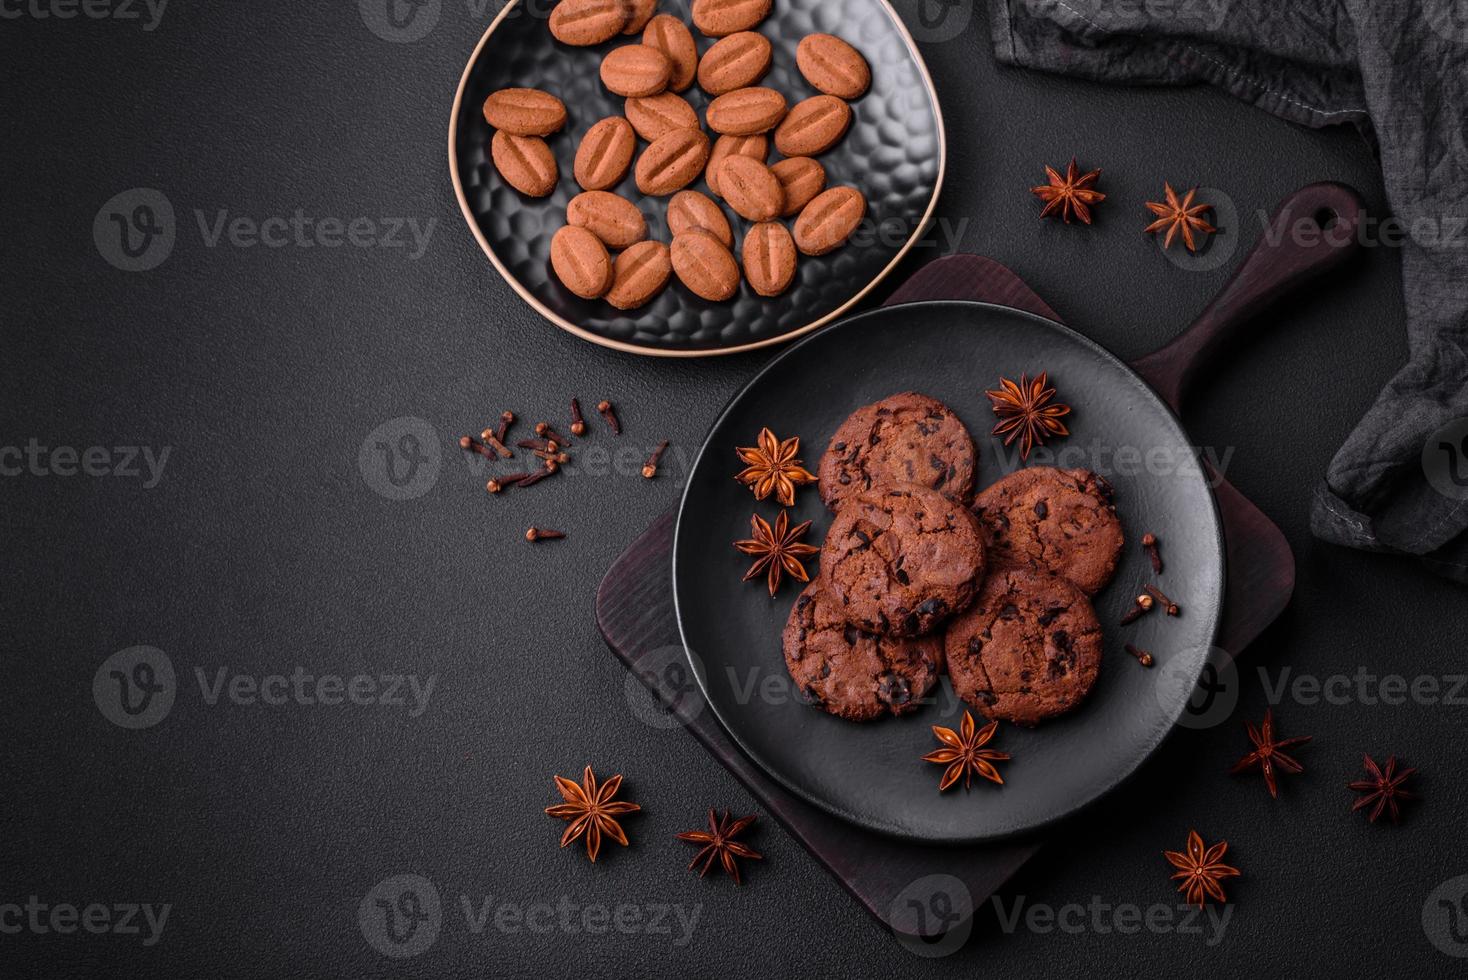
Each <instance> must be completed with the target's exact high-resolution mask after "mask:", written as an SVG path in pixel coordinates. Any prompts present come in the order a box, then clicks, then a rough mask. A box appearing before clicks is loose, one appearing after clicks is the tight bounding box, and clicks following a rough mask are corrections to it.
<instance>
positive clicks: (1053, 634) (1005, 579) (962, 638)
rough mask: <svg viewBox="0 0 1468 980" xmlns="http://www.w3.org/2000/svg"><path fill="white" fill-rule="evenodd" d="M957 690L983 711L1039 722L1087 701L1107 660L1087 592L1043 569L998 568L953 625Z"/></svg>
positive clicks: (948, 637) (951, 652)
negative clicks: (1102, 664) (1102, 652)
mask: <svg viewBox="0 0 1468 980" xmlns="http://www.w3.org/2000/svg"><path fill="white" fill-rule="evenodd" d="M944 659H945V661H946V662H947V665H948V676H949V677H950V678H952V680H953V690H954V691H955V692H956V693H957V694H958V696H959V697H961V698H963V699H964V700H965V701H967V702H968V703H969V704H971V705H973V706H974V707H975V708H977V709H978V710H979V711H980V712H982V713H983V715H984V717H986V718H990V719H994V718H997V719H1000V720H1003V721H1012V722H1015V723H1016V724H1020V725H1037V724H1039V723H1040V722H1042V721H1044V720H1045V719H1047V718H1053V717H1055V716H1056V715H1061V714H1064V713H1065V712H1067V711H1070V710H1071V709H1073V708H1075V707H1076V705H1078V704H1080V703H1081V702H1082V701H1083V700H1085V697H1086V695H1087V694H1089V693H1090V692H1091V688H1092V687H1093V686H1095V683H1096V675H1097V673H1098V671H1099V670H1100V667H1101V627H1100V624H1098V623H1097V622H1096V613H1095V611H1094V610H1092V608H1091V602H1090V600H1089V599H1087V598H1086V595H1085V593H1084V592H1082V591H1081V590H1080V589H1078V588H1076V586H1074V585H1072V584H1071V583H1070V582H1068V581H1066V580H1065V579H1063V578H1061V577H1059V576H1058V575H1051V574H1049V573H1047V572H1043V571H1040V570H1037V569H1031V568H998V569H995V570H994V571H993V572H991V573H990V574H989V577H988V578H987V579H986V580H985V582H984V586H983V588H982V589H981V590H980V591H979V596H978V598H977V599H975V600H974V604H973V605H972V606H970V607H969V608H968V611H967V612H965V613H963V614H962V615H960V616H958V617H957V618H955V619H954V620H953V621H952V622H950V623H949V624H948V631H947V633H946V634H945V635H944Z"/></svg>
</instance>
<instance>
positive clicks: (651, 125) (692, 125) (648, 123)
mask: <svg viewBox="0 0 1468 980" xmlns="http://www.w3.org/2000/svg"><path fill="white" fill-rule="evenodd" d="M626 111H627V121H628V122H630V123H631V124H632V128H633V129H635V130H636V131H637V135H638V136H641V137H642V138H643V139H645V140H647V141H648V142H649V143H652V142H655V141H656V140H657V139H658V137H660V136H665V135H667V134H668V133H671V132H672V131H673V130H675V129H697V128H698V113H697V111H695V110H694V108H693V106H691V105H689V104H688V100H687V99H685V98H683V96H681V95H678V94H677V93H674V92H663V93H661V94H659V95H651V96H647V97H645V98H641V99H628V100H627V105H626Z"/></svg>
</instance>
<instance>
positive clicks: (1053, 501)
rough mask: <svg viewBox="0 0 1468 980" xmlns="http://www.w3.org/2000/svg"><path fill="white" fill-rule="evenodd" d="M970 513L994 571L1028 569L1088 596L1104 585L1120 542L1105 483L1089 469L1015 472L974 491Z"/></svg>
mask: <svg viewBox="0 0 1468 980" xmlns="http://www.w3.org/2000/svg"><path fill="white" fill-rule="evenodd" d="M974 513H975V514H977V515H978V518H979V524H980V525H981V526H982V527H983V529H984V540H985V542H986V543H987V545H988V547H989V557H990V559H991V560H992V561H994V562H995V564H1000V565H1035V566H1037V567H1040V568H1043V569H1045V570H1047V571H1050V572H1053V573H1054V574H1056V575H1059V576H1061V577H1062V578H1067V579H1069V580H1070V581H1072V582H1074V583H1075V584H1076V585H1077V586H1079V587H1080V589H1081V590H1082V591H1083V592H1085V593H1087V594H1088V595H1094V594H1095V593H1096V592H1099V591H1100V590H1101V589H1102V588H1103V587H1105V585H1106V583H1107V582H1110V581H1111V576H1112V575H1113V574H1114V573H1115V572H1116V563H1117V560H1118V559H1119V558H1120V557H1121V549H1122V546H1123V545H1124V544H1125V543H1126V537H1125V535H1124V534H1123V533H1122V529H1121V519H1120V518H1119V517H1117V516H1116V507H1115V505H1113V503H1112V490H1111V484H1109V483H1107V482H1106V481H1105V480H1103V479H1102V478H1101V477H1099V476H1097V475H1096V474H1095V473H1092V472H1090V471H1089V470H1058V469H1054V468H1052V467H1049V466H1031V467H1029V468H1027V469H1022V470H1017V471H1015V472H1013V473H1011V474H1009V475H1008V476H1006V477H1004V478H1003V479H1001V480H999V481H998V482H997V483H995V484H994V485H993V486H991V487H989V488H988V489H986V490H984V491H982V492H981V493H980V494H979V495H978V497H977V498H976V499H975V500H974Z"/></svg>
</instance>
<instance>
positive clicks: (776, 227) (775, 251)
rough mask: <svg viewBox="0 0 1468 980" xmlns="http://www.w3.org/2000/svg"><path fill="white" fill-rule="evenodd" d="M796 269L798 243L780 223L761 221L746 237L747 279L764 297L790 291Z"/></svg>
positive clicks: (745, 276)
mask: <svg viewBox="0 0 1468 980" xmlns="http://www.w3.org/2000/svg"><path fill="white" fill-rule="evenodd" d="M795 266H796V255H795V240H794V239H792V238H791V237H790V232H789V231H787V230H786V228H785V226H784V225H782V224H780V223H779V222H778V221H762V222H760V223H759V224H757V225H755V226H754V227H753V228H751V229H749V232H748V234H746V235H745V236H744V278H745V279H746V280H747V281H748V282H749V285H750V287H751V288H752V289H753V290H754V291H755V292H756V293H759V294H760V295H761V296H779V295H780V294H781V293H783V292H784V291H785V290H787V289H789V288H790V284H791V283H792V282H794V281H795Z"/></svg>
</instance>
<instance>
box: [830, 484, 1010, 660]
mask: <svg viewBox="0 0 1468 980" xmlns="http://www.w3.org/2000/svg"><path fill="white" fill-rule="evenodd" d="M984 567H985V563H984V541H983V534H982V532H981V531H980V530H979V523H978V521H977V520H976V519H975V518H974V515H973V514H972V513H971V512H970V511H969V510H968V509H967V508H966V507H962V506H960V505H959V504H956V503H954V502H953V501H951V500H949V499H948V498H947V497H945V496H943V495H942V494H941V493H939V492H938V491H936V490H929V489H927V488H926V487H919V486H914V485H912V484H898V485H895V486H891V487H887V488H885V489H881V490H869V491H867V492H866V493H863V494H859V495H858V496H855V497H852V498H850V499H848V500H847V501H846V502H845V503H843V504H842V505H841V509H840V510H839V511H837V512H836V519H835V520H834V521H833V522H832V523H831V530H830V531H829V532H828V533H827V534H826V541H825V544H824V545H823V546H822V548H821V576H822V577H823V578H824V579H825V580H826V583H827V589H828V591H829V593H830V596H831V598H832V599H833V600H834V601H835V603H836V605H837V608H838V610H839V613H840V615H841V616H842V617H843V618H844V619H845V620H846V622H848V623H850V624H851V625H853V626H857V627H860V628H861V629H864V630H867V631H868V632H871V633H881V634H884V635H887V636H922V635H923V634H925V633H930V632H932V631H933V630H934V629H936V628H937V627H938V626H939V625H941V624H942V623H943V621H944V620H946V619H948V617H950V616H952V615H953V614H954V613H956V612H958V611H960V610H962V609H964V608H965V607H967V606H968V604H969V601H970V600H971V599H972V598H973V596H974V591H975V590H976V589H977V587H978V583H979V580H981V579H982V578H983V576H984Z"/></svg>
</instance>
